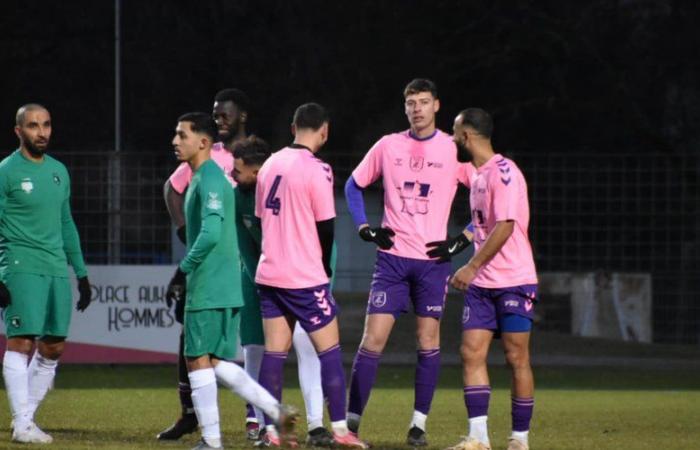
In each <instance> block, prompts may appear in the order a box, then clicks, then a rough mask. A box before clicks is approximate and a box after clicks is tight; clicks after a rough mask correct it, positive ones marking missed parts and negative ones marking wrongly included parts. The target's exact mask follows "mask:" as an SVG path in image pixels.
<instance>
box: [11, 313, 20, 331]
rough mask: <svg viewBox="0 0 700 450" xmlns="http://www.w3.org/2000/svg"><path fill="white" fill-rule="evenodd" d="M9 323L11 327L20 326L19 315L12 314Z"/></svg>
mask: <svg viewBox="0 0 700 450" xmlns="http://www.w3.org/2000/svg"><path fill="white" fill-rule="evenodd" d="M10 325H11V326H12V327H13V328H19V327H20V326H22V321H21V320H20V319H19V316H12V317H11V318H10Z"/></svg>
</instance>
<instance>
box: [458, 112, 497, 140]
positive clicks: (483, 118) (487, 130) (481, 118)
mask: <svg viewBox="0 0 700 450" xmlns="http://www.w3.org/2000/svg"><path fill="white" fill-rule="evenodd" d="M459 115H460V116H462V125H464V126H467V127H469V128H472V129H473V130H474V131H476V132H477V133H479V134H480V135H482V136H484V137H487V138H491V135H492V134H493V119H492V118H491V114H489V113H487V112H486V111H484V110H483V109H481V108H467V109H465V110H462V111H461V112H460V113H459Z"/></svg>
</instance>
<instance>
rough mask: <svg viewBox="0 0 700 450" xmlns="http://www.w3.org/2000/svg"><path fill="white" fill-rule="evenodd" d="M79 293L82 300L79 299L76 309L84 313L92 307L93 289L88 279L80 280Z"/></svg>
mask: <svg viewBox="0 0 700 450" xmlns="http://www.w3.org/2000/svg"><path fill="white" fill-rule="evenodd" d="M78 293H79V294H80V299H78V303H77V304H76V305H75V309H77V310H78V311H80V312H83V311H85V310H86V309H87V307H88V306H90V302H91V301H92V288H91V287H90V282H89V281H88V277H82V278H78Z"/></svg>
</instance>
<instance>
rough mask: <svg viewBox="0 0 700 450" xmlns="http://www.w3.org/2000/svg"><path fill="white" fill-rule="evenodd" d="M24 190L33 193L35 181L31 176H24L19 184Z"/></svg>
mask: <svg viewBox="0 0 700 450" xmlns="http://www.w3.org/2000/svg"><path fill="white" fill-rule="evenodd" d="M19 186H20V187H21V188H22V190H23V191H24V192H26V193H27V194H31V193H32V191H33V190H34V183H32V179H31V178H24V179H23V180H22V183H21V184H20V185H19Z"/></svg>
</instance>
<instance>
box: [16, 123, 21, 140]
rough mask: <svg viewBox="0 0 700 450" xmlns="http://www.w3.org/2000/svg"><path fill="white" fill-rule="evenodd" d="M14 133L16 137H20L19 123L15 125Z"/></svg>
mask: <svg viewBox="0 0 700 450" xmlns="http://www.w3.org/2000/svg"><path fill="white" fill-rule="evenodd" d="M15 135H16V136H17V139H20V140H21V139H22V134H21V133H20V132H19V125H17V126H15Z"/></svg>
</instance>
